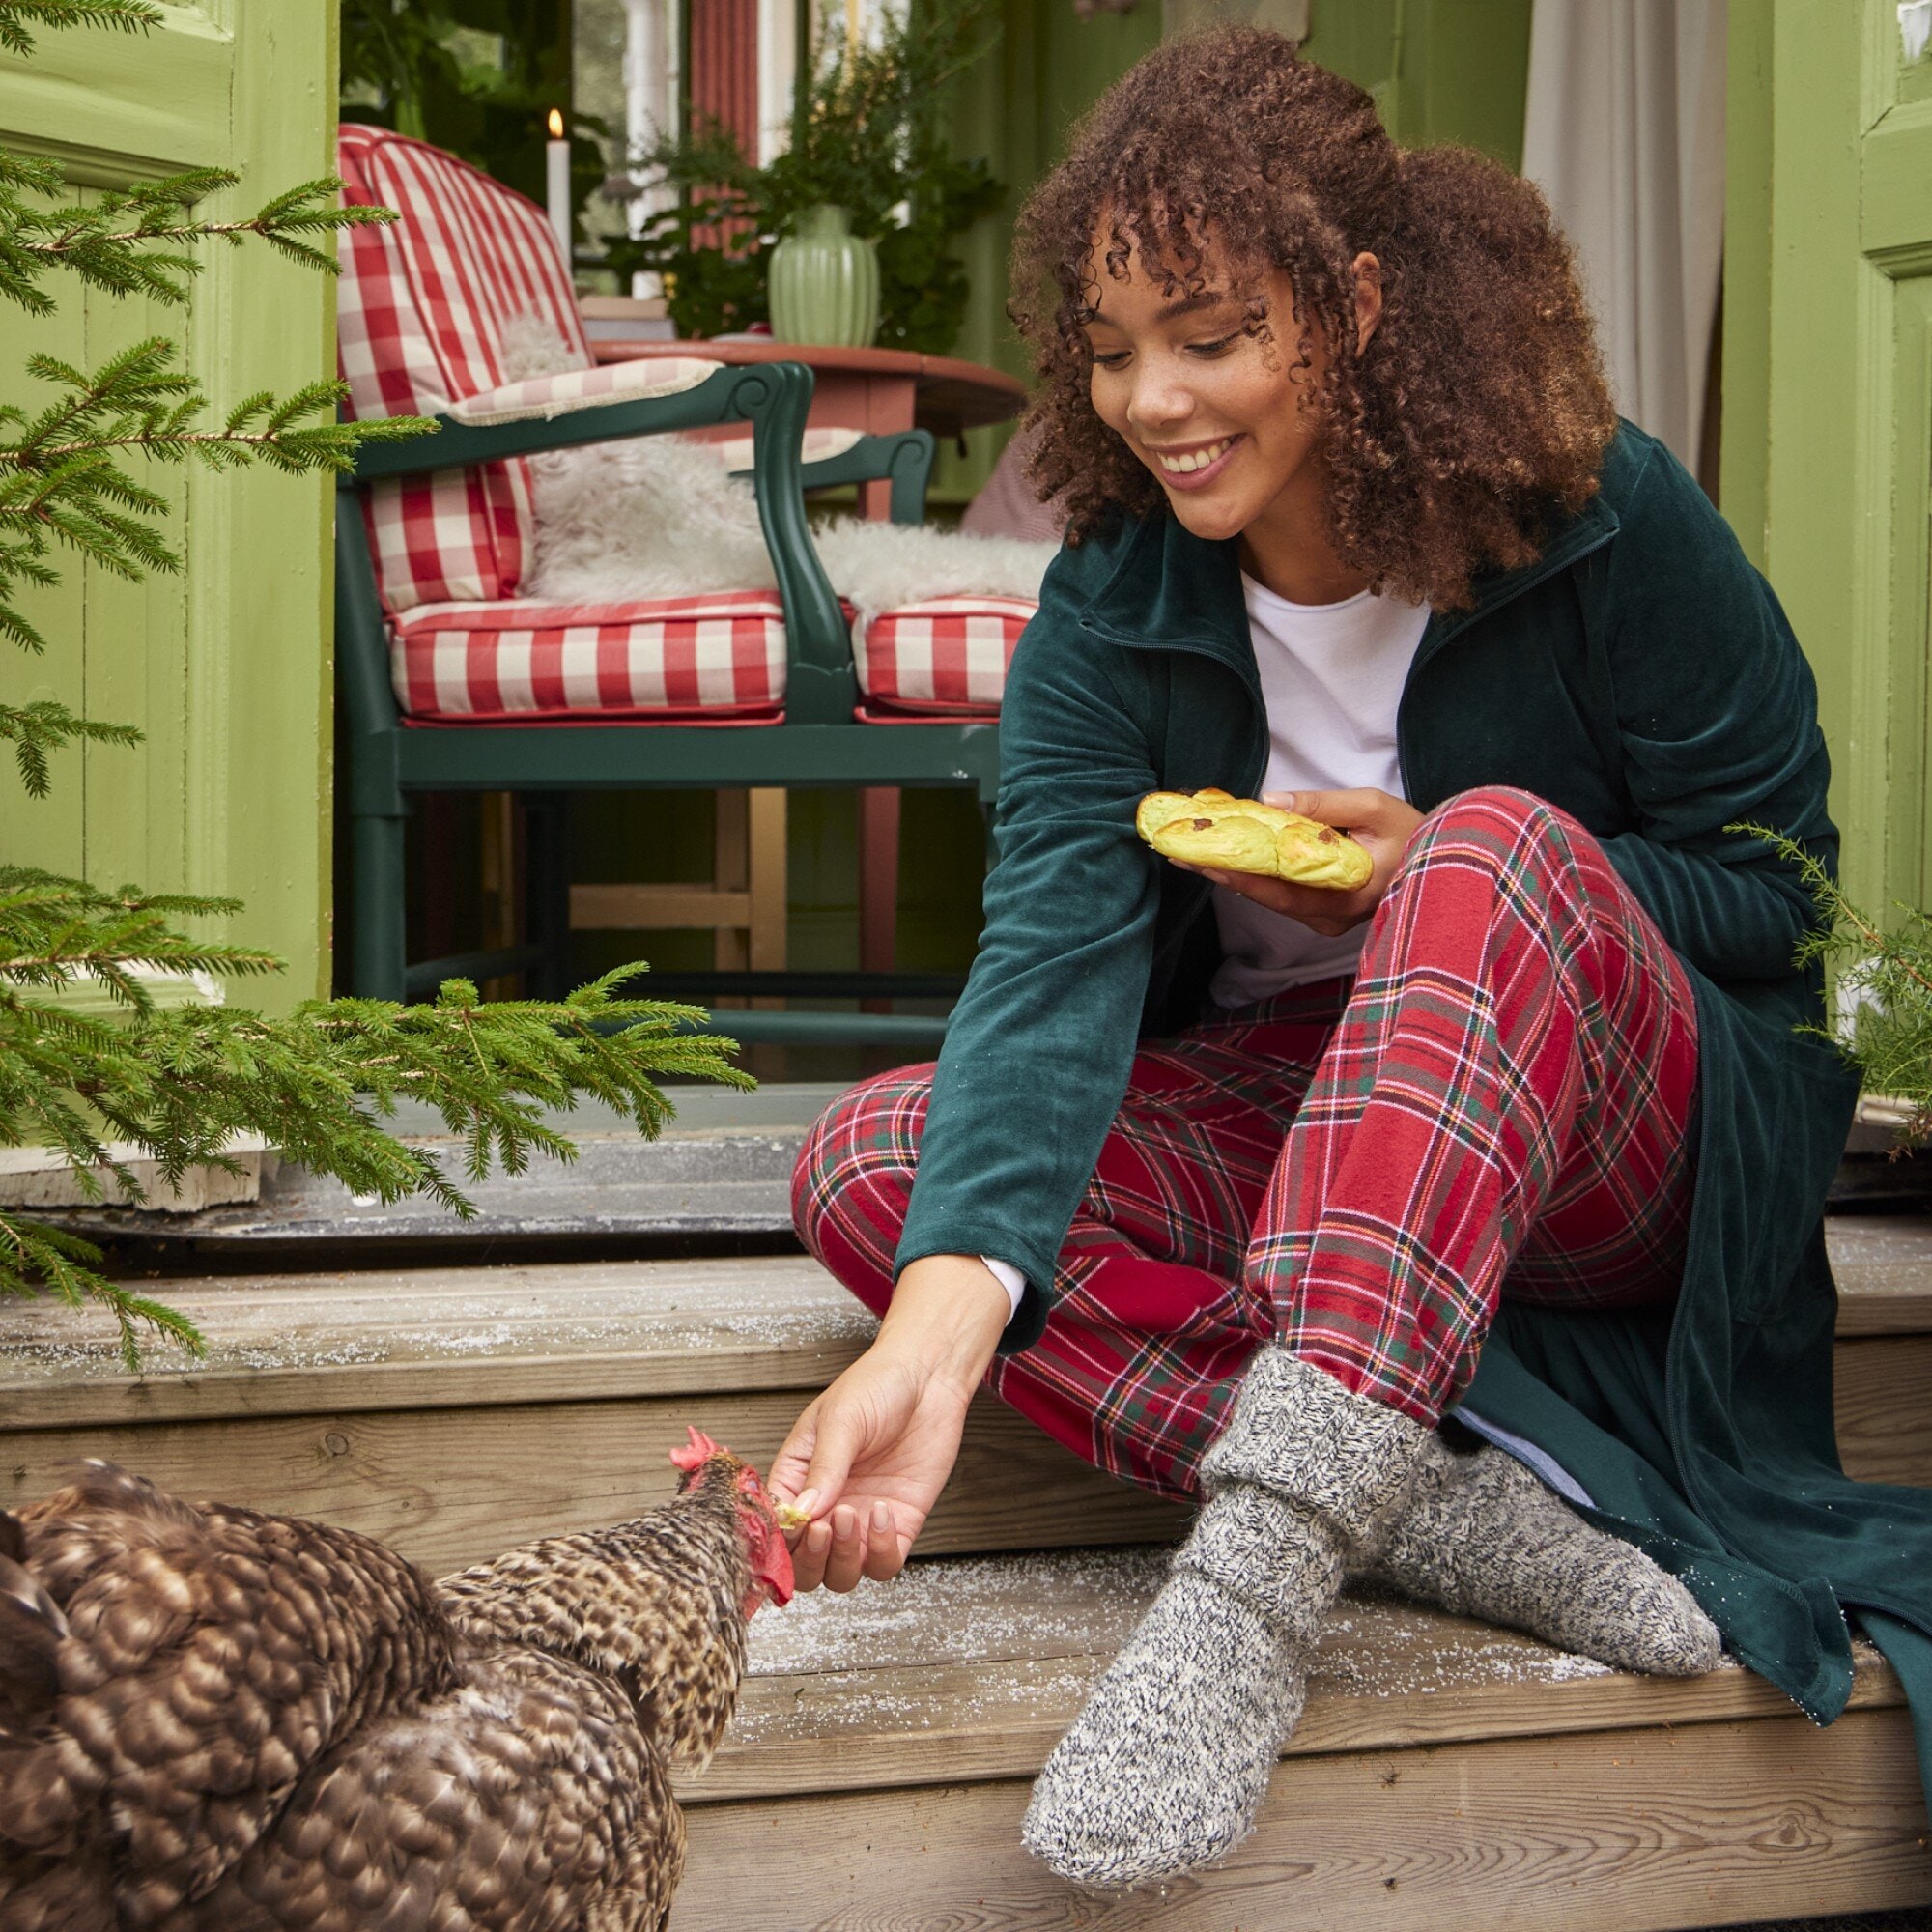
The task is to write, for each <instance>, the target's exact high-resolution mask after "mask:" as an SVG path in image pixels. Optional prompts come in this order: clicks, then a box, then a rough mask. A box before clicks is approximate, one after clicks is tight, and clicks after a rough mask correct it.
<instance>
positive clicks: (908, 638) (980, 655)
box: [856, 597, 1039, 718]
mask: <svg viewBox="0 0 1932 1932" xmlns="http://www.w3.org/2000/svg"><path fill="white" fill-rule="evenodd" d="M1038 608H1039V606H1038V605H1037V603H1036V602H1035V600H1034V599H1032V598H1030V597H934V598H930V599H928V600H927V601H925V602H924V603H921V604H903V605H901V606H900V607H899V608H898V609H897V610H895V611H885V612H884V613H883V614H882V615H880V616H878V617H876V618H874V619H873V621H872V623H871V624H870V626H869V627H868V628H867V632H866V635H865V637H864V638H863V639H861V640H860V645H859V649H858V652H857V653H856V657H857V665H858V671H859V684H860V687H861V689H862V690H863V691H864V692H865V694H866V696H867V699H868V700H869V702H870V703H872V704H874V705H877V706H880V707H881V708H883V709H890V710H897V711H916V712H923V713H927V714H931V715H941V716H956V715H962V714H971V715H977V716H983V717H988V718H990V717H993V716H995V715H996V714H997V713H998V711H999V708H1000V699H1001V697H1002V696H1003V695H1004V694H1005V692H1006V687H1007V666H1008V665H1009V664H1010V663H1011V662H1012V655H1013V646H1014V645H1015V644H1017V643H1018V642H1019V640H1020V633H1021V632H1022V631H1023V630H1025V629H1026V627H1027V623H1028V621H1029V619H1031V617H1032V616H1033V613H1034V612H1035V611H1037V609H1038Z"/></svg>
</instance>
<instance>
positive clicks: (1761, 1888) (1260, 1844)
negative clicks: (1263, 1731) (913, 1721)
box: [677, 1710, 1932, 1932]
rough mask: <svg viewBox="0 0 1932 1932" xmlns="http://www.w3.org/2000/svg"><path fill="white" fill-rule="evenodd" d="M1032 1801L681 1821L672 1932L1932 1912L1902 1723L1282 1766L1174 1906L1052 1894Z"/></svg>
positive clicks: (1546, 1929)
mask: <svg viewBox="0 0 1932 1932" xmlns="http://www.w3.org/2000/svg"><path fill="white" fill-rule="evenodd" d="M1026 1800H1027V1785H1026V1783H1025V1781H1024V1780H1009V1781H1003V1782H992V1783H980V1784H965V1785H956V1786H947V1787H937V1788H933V1787H927V1788H922V1789H915V1790H900V1791H893V1792H877V1791H870V1792H853V1793H848V1794H843V1795H840V1796H838V1797H805V1798H797V1799H791V1800H787V1801H773V1800H764V1801H759V1802H754V1803H751V1804H703V1805H697V1806H694V1807H693V1809H692V1810H691V1811H690V1813H689V1814H688V1823H689V1831H690V1859H689V1862H688V1864H687V1866H686V1871H685V1878H684V1885H683V1888H682V1889H681V1890H680V1891H679V1893H678V1901H677V1923H678V1926H679V1932H770V1928H771V1926H772V1925H774V1924H775V1923H782V1924H783V1925H784V1926H785V1927H786V1928H787V1932H903V1928H905V1927H907V1926H913V1925H918V1926H945V1927H948V1928H950V1932H1022V1928H1024V1932H1071V1928H1074V1927H1079V1928H1082V1932H1336V1928H1337V1927H1341V1926H1346V1927H1348V1928H1349V1932H1443V1928H1445V1927H1455V1928H1461V1927H1465V1926H1469V1927H1473V1926H1481V1927H1483V1928H1484V1932H1550V1928H1552V1927H1558V1926H1561V1927H1571V1926H1587V1927H1588V1928H1589V1932H1661V1928H1665V1927H1676V1926H1690V1925H1696V1926H1710V1925H1718V1924H1737V1923H1740V1922H1742V1921H1746V1920H1749V1919H1755V1918H1774V1917H1782V1916H1785V1915H1793V1916H1806V1917H1808V1916H1811V1915H1814V1914H1819V1913H1827V1912H1847V1911H1854V1910H1879V1909H1884V1908H1888V1907H1894V1906H1909V1905H1917V1904H1923V1903H1926V1902H1932V1858H1928V1856H1927V1854H1926V1850H1925V1835H1926V1831H1927V1824H1926V1816H1925V1809H1924V1804H1923V1802H1922V1801H1921V1799H1920V1797H1919V1793H1918V1768H1917V1765H1916V1763H1915V1761H1914V1756H1913V1750H1912V1741H1911V1736H1910V1731H1909V1726H1908V1723H1907V1720H1906V1718H1905V1714H1904V1713H1903V1712H1902V1711H1897V1710H1873V1711H1860V1712H1855V1713H1852V1714H1850V1715H1848V1716H1847V1717H1845V1718H1843V1719H1840V1720H1839V1721H1838V1722H1837V1723H1836V1724H1834V1725H1833V1726H1832V1727H1831V1728H1830V1729H1829V1730H1823V1731H1820V1730H1817V1729H1814V1728H1813V1727H1812V1726H1811V1725H1810V1724H1809V1723H1807V1722H1806V1721H1805V1720H1804V1719H1802V1718H1774V1719H1756V1720H1754V1721H1747V1722H1742V1723H1708V1724H1692V1725H1690V1726H1688V1727H1685V1728H1681V1729H1672V1728H1666V1727H1664V1726H1662V1725H1656V1726H1651V1727H1646V1728H1642V1729H1623V1730H1610V1731H1592V1732H1585V1733H1582V1734H1580V1735H1577V1736H1571V1737H1563V1738H1548V1737H1542V1738H1534V1739H1520V1740H1498V1741H1495V1742H1492V1743H1486V1744H1473V1745H1466V1746H1461V1747H1457V1748H1455V1749H1431V1748H1424V1749H1413V1750H1403V1751H1391V1752H1378V1751H1362V1752H1349V1753H1344V1754H1341V1755H1332V1754H1331V1755H1321V1756H1301V1757H1291V1758H1288V1759H1286V1760H1284V1762H1283V1763H1282V1765H1281V1766H1280V1767H1279V1768H1278V1770H1277V1772H1276V1774H1275V1779H1274V1784H1273V1788H1272V1790H1271V1792H1270V1794H1269V1798H1268V1803H1267V1804H1266V1806H1265V1807H1264V1811H1263V1815H1262V1821H1261V1825H1260V1829H1259V1830H1258V1831H1257V1832H1256V1833H1255V1835H1254V1837H1253V1838H1251V1839H1250V1840H1249V1841H1248V1842H1247V1844H1245V1845H1244V1846H1242V1847H1241V1848H1240V1850H1239V1851H1237V1852H1236V1854H1235V1856H1234V1857H1233V1859H1231V1860H1230V1861H1229V1862H1228V1863H1227V1864H1226V1865H1224V1866H1222V1867H1221V1868H1219V1869H1217V1870H1214V1871H1211V1872H1208V1873H1206V1874H1204V1875H1203V1876H1201V1877H1200V1878H1198V1879H1195V1880H1192V1881H1190V1882H1188V1883H1187V1884H1186V1885H1183V1886H1177V1887H1175V1888H1172V1889H1170V1891H1169V1892H1168V1893H1167V1894H1166V1895H1165V1896H1149V1895H1137V1896H1133V1897H1129V1898H1126V1899H1113V1900H1108V1899H1098V1898H1094V1897H1090V1896H1087V1895H1084V1894H1079V1893H1075V1892H1073V1891H1071V1890H1069V1889H1067V1888H1065V1886H1063V1885H1061V1884H1060V1882H1059V1881H1058V1880H1056V1879H1055V1878H1054V1877H1053V1876H1052V1874H1051V1873H1050V1872H1048V1871H1047V1870H1046V1869H1045V1867H1044V1866H1042V1865H1039V1864H1037V1862H1035V1861H1033V1860H1031V1859H1030V1858H1029V1857H1028V1856H1027V1855H1026V1853H1025V1852H1024V1851H1023V1850H1022V1849H1021V1846H1020V1843H1019V1822H1020V1815H1021V1813H1022V1811H1023V1810H1024V1809H1025V1807H1026ZM750 1873H756V1874H758V1875H759V1878H758V1881H757V1882H756V1883H748V1880H747V1874H750ZM775 1889H778V1890H777V1895H776V1896H775Z"/></svg>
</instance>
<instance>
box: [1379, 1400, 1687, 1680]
mask: <svg viewBox="0 0 1932 1932" xmlns="http://www.w3.org/2000/svg"><path fill="white" fill-rule="evenodd" d="M1358 1574H1360V1575H1361V1576H1362V1577H1364V1579H1365V1580H1367V1581H1370V1582H1375V1583H1381V1584H1385V1585H1387V1586H1388V1587H1390V1588H1392V1589H1395V1590H1398V1591H1400V1592H1401V1593H1402V1594H1403V1595H1404V1596H1406V1597H1414V1598H1417V1599H1419V1600H1420V1601H1422V1602H1423V1603H1427V1604H1435V1605H1438V1606H1439V1607H1441V1608H1442V1609H1445V1610H1450V1611H1453V1612H1454V1613H1455V1614H1456V1615H1458V1616H1464V1617H1481V1618H1482V1619H1484V1621H1486V1622H1488V1623H1492V1624H1507V1625H1509V1626H1510V1627H1511V1628H1513V1629H1516V1630H1525V1631H1528V1632H1530V1633H1531V1634H1532V1635H1535V1636H1540V1637H1542V1638H1543V1639H1544V1641H1545V1642H1546V1643H1553V1644H1558V1645H1560V1646H1561V1647H1562V1648H1563V1649H1565V1650H1574V1651H1578V1652H1580V1653H1581V1654H1582V1655H1583V1656H1585V1657H1594V1658H1597V1659H1598V1660H1599V1661H1601V1662H1605V1663H1612V1664H1615V1665H1616V1666H1617V1667H1618V1668H1619V1669H1622V1670H1647V1671H1650V1672H1652V1673H1654V1674H1655V1675H1657V1676H1660V1677H1697V1676H1701V1675H1702V1674H1703V1672H1705V1671H1707V1670H1713V1669H1715V1668H1716V1667H1717V1663H1718V1658H1719V1652H1720V1649H1721V1639H1720V1638H1719V1634H1718V1627H1717V1625H1716V1624H1714V1623H1713V1622H1712V1621H1711V1620H1710V1618H1709V1617H1707V1616H1706V1615H1705V1614H1704V1612H1703V1611H1702V1610H1700V1609H1699V1608H1698V1607H1697V1600H1696V1599H1695V1598H1694V1597H1692V1596H1691V1594H1690V1591H1689V1590H1687V1589H1686V1588H1685V1587H1684V1585H1683V1584H1682V1583H1680V1582H1679V1581H1678V1580H1677V1578H1676V1577H1673V1576H1671V1575H1670V1574H1669V1572H1668V1571H1666V1570H1662V1569H1660V1568H1659V1567H1658V1566H1657V1564H1655V1563H1653V1562H1652V1561H1651V1559H1650V1558H1649V1557H1648V1556H1646V1555H1645V1554H1644V1553H1643V1551H1642V1550H1640V1549H1638V1548H1635V1547H1634V1545H1632V1544H1628V1543H1625V1542H1624V1541H1623V1540H1622V1539H1621V1538H1619V1537H1615V1536H1609V1535H1606V1534H1605V1532H1604V1531H1602V1530H1600V1529H1594V1528H1592V1527H1591V1525H1590V1524H1589V1523H1587V1522H1585V1521H1584V1520H1583V1519H1582V1518H1581V1517H1579V1516H1578V1515H1577V1513H1576V1512H1575V1511H1574V1510H1572V1509H1571V1508H1570V1507H1569V1505H1568V1504H1566V1503H1565V1502H1564V1501H1563V1499H1562V1498H1561V1497H1560V1496H1558V1495H1556V1494H1555V1493H1553V1492H1551V1491H1550V1490H1548V1489H1547V1488H1546V1487H1545V1486H1544V1485H1543V1484H1542V1483H1541V1482H1539V1481H1538V1480H1537V1478H1536V1477H1535V1475H1534V1474H1532V1473H1531V1471H1530V1470H1528V1469H1526V1468H1525V1467H1524V1466H1523V1465H1522V1464H1521V1463H1519V1462H1518V1461H1517V1460H1516V1458H1515V1457H1514V1456H1508V1455H1505V1454H1504V1453H1503V1452H1502V1451H1501V1450H1500V1449H1495V1448H1491V1447H1488V1446H1485V1447H1483V1448H1481V1449H1478V1450H1476V1451H1474V1452H1473V1453H1472V1454H1466V1455H1463V1454H1458V1453H1457V1451H1455V1450H1453V1449H1451V1448H1450V1447H1449V1446H1448V1445H1447V1444H1446V1443H1445V1442H1443V1441H1442V1439H1441V1438H1440V1437H1439V1436H1431V1437H1430V1439H1429V1442H1428V1444H1427V1446H1426V1447H1425V1448H1424V1450H1423V1453H1422V1457H1421V1460H1420V1462H1419V1463H1418V1466H1417V1468H1416V1472H1415V1479H1414V1481H1413V1483H1412V1484H1411V1485H1410V1487H1409V1491H1408V1494H1407V1496H1406V1499H1405V1501H1404V1502H1403V1505H1402V1507H1401V1509H1400V1510H1399V1511H1398V1512H1397V1514H1396V1515H1395V1517H1394V1519H1393V1520H1392V1521H1391V1523H1390V1525H1389V1532H1388V1538H1387V1541H1386V1543H1385V1544H1384V1545H1383V1546H1382V1548H1381V1551H1380V1554H1379V1555H1378V1556H1377V1557H1376V1558H1375V1559H1374V1560H1373V1561H1372V1562H1370V1563H1369V1564H1368V1565H1367V1566H1366V1567H1365V1568H1364V1569H1363V1570H1362V1571H1360V1572H1359V1573H1358Z"/></svg>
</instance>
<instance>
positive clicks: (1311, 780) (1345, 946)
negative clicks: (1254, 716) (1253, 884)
mask: <svg viewBox="0 0 1932 1932" xmlns="http://www.w3.org/2000/svg"><path fill="white" fill-rule="evenodd" d="M1241 588H1242V590H1243V592H1244V593H1245V595H1246V598H1247V605H1248V629H1249V633H1250V635H1251V636H1252V637H1253V639H1254V644H1255V668H1256V669H1257V670H1258V671H1260V673H1261V681H1262V698H1263V701H1264V703H1265V705H1266V706H1267V721H1268V762H1267V775H1266V777H1265V778H1264V780H1263V781H1262V789H1263V790H1264V791H1344V790H1349V789H1352V788H1353V787H1355V786H1358V785H1372V786H1374V787H1375V789H1376V790H1378V791H1385V792H1388V793H1390V794H1392V795H1393V796H1394V797H1396V798H1401V797H1402V796H1403V789H1402V771H1401V767H1400V764H1399V762H1398V760H1397V757H1396V744H1395V717H1396V707H1397V706H1398V705H1399V704H1400V703H1401V701H1402V688H1403V685H1404V683H1405V682H1406V679H1407V677H1408V667H1409V665H1410V663H1411V662H1412V661H1413V659H1414V657H1415V650H1416V646H1417V645H1418V644H1420V643H1421V641H1422V633H1423V631H1424V630H1425V629H1426V628H1427V626H1428V623H1429V607H1428V605H1426V604H1404V603H1402V602H1401V601H1400V600H1398V599H1396V598H1393V597H1378V596H1376V595H1375V594H1373V593H1372V592H1370V591H1367V590H1364V591H1362V592H1361V593H1360V594H1359V595H1357V596H1354V597H1350V598H1346V599H1344V600H1343V602H1341V603H1340V604H1291V603H1290V602H1289V601H1288V599H1287V598H1286V597H1277V596H1276V595H1275V594H1274V592H1273V591H1272V590H1269V589H1266V588H1264V586H1263V585H1262V584H1259V583H1257V582H1255V581H1254V579H1253V578H1251V577H1249V576H1247V575H1246V574H1245V573H1243V575H1242V578H1241ZM1214 917H1215V920H1216V922H1217V923H1218V924H1219V926H1220V928H1221V951H1222V953H1223V954H1224V955H1225V956H1224V957H1223V959H1222V962H1221V970H1220V971H1219V972H1218V973H1217V974H1215V976H1214V983H1213V986H1212V987H1211V989H1210V990H1211V992H1212V995H1213V999H1214V1004H1215V1005H1216V1006H1219V1007H1246V1006H1252V1005H1253V1004H1254V1003H1255V1002H1256V1001H1257V1000H1265V999H1267V998H1268V997H1269V996H1270V995H1272V994H1275V993H1279V992H1281V991H1282V990H1283V989H1284V988H1285V987H1289V986H1300V985H1306V984H1307V983H1308V982H1309V981H1311V980H1331V979H1334V978H1335V977H1336V976H1337V975H1338V974H1345V973H1352V972H1353V971H1354V970H1355V961H1356V960H1357V958H1358V957H1359V956H1360V954H1361V951H1362V943H1363V941H1364V940H1365V939H1367V937H1368V931H1369V928H1368V925H1367V923H1363V924H1361V925H1358V926H1356V927H1355V928H1354V929H1353V931H1351V932H1345V933H1343V934H1342V935H1341V937H1340V938H1336V939H1330V938H1326V937H1324V936H1323V935H1322V934H1321V933H1319V932H1312V931H1310V929H1309V928H1308V927H1307V926H1305V925H1302V924H1300V923H1298V922H1297V921H1295V920H1292V919H1286V918H1284V917H1283V916H1282V915H1281V914H1280V913H1277V912H1269V911H1268V910H1267V909H1266V908H1265V907H1264V906H1259V905H1257V904H1256V903H1255V902H1254V901H1253V900H1252V899H1247V898H1243V897H1242V896H1241V895H1240V894H1239V893H1231V892H1228V891H1225V890H1224V889H1223V888H1221V887H1218V886H1217V887H1216V888H1215V889H1214Z"/></svg>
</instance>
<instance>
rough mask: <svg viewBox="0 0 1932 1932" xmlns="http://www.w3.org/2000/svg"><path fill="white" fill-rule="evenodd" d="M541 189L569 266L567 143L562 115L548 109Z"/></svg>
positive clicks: (568, 169)
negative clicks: (548, 118) (547, 137)
mask: <svg viewBox="0 0 1932 1932" xmlns="http://www.w3.org/2000/svg"><path fill="white" fill-rule="evenodd" d="M544 189H545V199H546V200H547V201H548V203H549V205H550V225H551V232H552V233H553V234H554V236H555V237H556V245H557V246H558V247H559V248H561V249H562V250H563V260H564V266H565V267H566V268H568V267H569V265H570V243H571V236H570V143H569V142H568V141H566V140H565V139H564V138H563V116H562V115H561V114H559V113H558V112H557V111H556V109H555V108H554V107H553V108H552V109H551V110H550V139H549V140H548V141H546V142H545V143H544Z"/></svg>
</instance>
